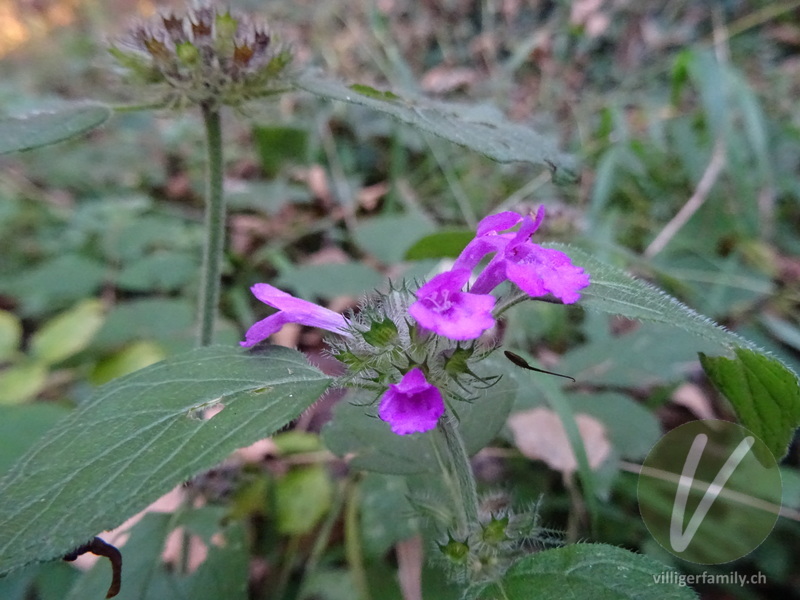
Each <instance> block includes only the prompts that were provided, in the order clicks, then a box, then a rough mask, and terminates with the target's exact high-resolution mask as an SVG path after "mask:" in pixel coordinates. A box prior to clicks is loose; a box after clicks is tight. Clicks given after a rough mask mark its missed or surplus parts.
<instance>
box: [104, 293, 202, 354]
mask: <svg viewBox="0 0 800 600" xmlns="http://www.w3.org/2000/svg"><path fill="white" fill-rule="evenodd" d="M193 319H194V316H193V310H192V305H191V304H190V303H189V302H186V301H185V300H180V299H172V298H142V299H139V300H131V301H129V302H124V303H121V304H118V305H117V306H115V307H114V308H113V309H112V310H111V312H110V313H109V315H108V317H107V318H106V322H105V324H104V325H103V327H102V329H100V331H99V332H98V333H97V336H96V337H95V339H94V344H95V345H96V346H98V347H101V348H115V347H118V346H122V345H124V344H127V343H130V342H134V341H138V340H148V339H150V340H156V341H159V342H167V341H174V340H176V339H182V338H186V337H187V336H190V335H191V333H192V332H191V331H190V330H191V327H192V324H193Z"/></svg>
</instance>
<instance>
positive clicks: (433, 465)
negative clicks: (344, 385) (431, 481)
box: [322, 359, 517, 475]
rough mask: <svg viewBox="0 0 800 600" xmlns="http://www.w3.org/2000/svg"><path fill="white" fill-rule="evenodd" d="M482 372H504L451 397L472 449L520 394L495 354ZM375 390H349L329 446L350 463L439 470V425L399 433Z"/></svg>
mask: <svg viewBox="0 0 800 600" xmlns="http://www.w3.org/2000/svg"><path fill="white" fill-rule="evenodd" d="M479 366H480V372H479V374H483V375H485V376H491V375H501V374H502V375H503V377H502V379H500V381H499V382H497V383H496V384H495V385H494V386H492V387H491V388H489V389H486V390H480V391H478V393H477V394H476V396H477V397H476V398H475V399H474V400H471V401H469V402H465V401H459V400H452V401H450V406H451V407H452V408H453V411H454V413H455V414H456V418H457V419H458V423H459V429H460V432H461V435H462V437H463V438H464V444H465V445H466V447H467V451H468V452H469V453H470V454H475V453H476V452H477V451H478V450H480V449H481V448H483V447H484V446H486V444H488V443H489V442H491V441H492V439H493V438H494V437H495V435H497V432H498V431H500V428H501V427H502V426H503V424H504V423H505V421H506V417H508V413H509V412H510V411H511V407H512V405H513V404H514V398H515V396H516V394H517V380H516V379H515V378H514V376H513V375H510V374H509V373H508V368H507V367H506V366H505V365H503V364H502V363H499V364H498V362H497V361H494V360H492V359H489V360H486V361H483V362H482V363H481V364H480V365H479ZM373 400H375V395H374V394H369V393H367V392H359V393H357V394H353V395H352V396H348V397H347V398H346V399H345V400H344V401H342V402H340V403H339V404H338V405H337V406H336V408H335V409H334V418H333V420H332V421H331V422H329V423H328V424H327V425H326V426H325V428H324V429H323V430H322V438H323V440H324V441H325V445H326V446H327V447H328V449H329V450H330V451H331V452H333V453H334V454H336V455H338V456H347V457H348V461H349V464H350V466H351V467H353V468H355V469H364V470H366V471H377V472H379V473H389V474H397V475H409V474H412V473H430V472H438V470H439V467H438V463H437V461H436V456H435V454H434V451H433V448H432V445H431V442H432V440H431V439H430V438H431V436H434V435H436V431H435V430H433V431H428V432H426V433H415V434H411V435H395V434H393V433H392V432H391V430H390V429H389V425H388V424H387V423H384V422H383V421H381V420H380V419H379V418H378V417H377V416H376V414H377V410H378V404H377V402H375V403H374V404H370V403H371V402H372V401H373Z"/></svg>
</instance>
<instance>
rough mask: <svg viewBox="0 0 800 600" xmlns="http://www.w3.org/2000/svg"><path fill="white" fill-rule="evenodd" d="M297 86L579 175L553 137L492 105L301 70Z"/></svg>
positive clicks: (567, 175)
mask: <svg viewBox="0 0 800 600" xmlns="http://www.w3.org/2000/svg"><path fill="white" fill-rule="evenodd" d="M294 83H295V85H297V87H299V88H300V89H303V90H306V91H307V92H311V93H312V94H315V95H317V96H321V97H323V98H328V99H331V100H341V101H344V102H350V103H352V104H358V105H361V106H366V107H367V108H371V109H373V110H377V111H380V112H383V113H387V114H390V115H392V116H393V117H395V118H396V119H399V120H400V121H403V122H404V123H407V124H409V125H413V126H414V127H416V128H418V129H421V130H423V131H427V132H429V133H432V134H434V135H437V136H439V137H442V138H444V139H446V140H449V141H451V142H454V143H456V144H458V145H460V146H465V147H467V148H470V149H471V150H474V151H476V152H480V153H481V154H484V155H486V156H488V157H489V158H491V159H493V160H496V161H498V162H515V161H522V162H528V163H533V164H540V165H544V166H548V167H549V168H550V169H551V170H552V171H553V173H554V177H558V178H561V179H565V180H575V179H577V177H576V175H575V173H576V168H577V165H576V164H575V161H574V160H573V159H572V158H571V157H569V156H568V155H566V154H564V153H562V152H560V151H559V150H558V147H557V145H556V141H555V138H554V137H550V136H545V135H542V134H540V133H537V132H536V131H534V130H533V129H531V128H529V127H526V126H525V125H523V124H521V123H514V122H512V121H509V120H508V119H506V118H505V116H503V114H502V113H501V112H500V111H499V110H498V109H497V108H495V107H493V106H490V105H486V104H483V105H468V104H456V103H451V102H442V101H439V100H431V99H428V98H422V97H415V98H408V97H401V96H399V95H397V94H395V93H393V92H390V91H379V90H375V89H373V88H370V87H368V86H363V85H359V84H355V85H351V86H347V85H345V84H343V83H340V82H338V81H332V80H329V79H324V78H322V77H320V76H318V75H316V74H314V73H311V72H305V73H301V74H300V76H299V77H298V78H297V79H296V80H295V81H294Z"/></svg>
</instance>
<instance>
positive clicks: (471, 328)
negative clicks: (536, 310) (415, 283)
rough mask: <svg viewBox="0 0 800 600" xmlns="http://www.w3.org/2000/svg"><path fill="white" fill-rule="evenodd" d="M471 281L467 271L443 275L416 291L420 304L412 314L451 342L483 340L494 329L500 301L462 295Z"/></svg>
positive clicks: (425, 326) (483, 295)
mask: <svg viewBox="0 0 800 600" xmlns="http://www.w3.org/2000/svg"><path fill="white" fill-rule="evenodd" d="M468 279H469V270H467V269H459V270H455V271H447V272H445V273H440V274H439V275H437V276H436V277H434V278H433V279H431V280H430V281H429V282H428V283H426V284H425V285H423V286H422V287H420V288H419V289H418V290H417V291H416V296H417V301H416V302H414V303H413V304H412V305H411V306H410V307H409V308H408V313H409V314H410V315H411V316H412V317H414V319H415V320H416V321H417V323H419V324H420V325H421V326H422V327H424V328H425V329H430V330H431V331H434V332H435V333H438V334H439V335H441V336H444V337H446V338H449V339H451V340H474V339H475V338H477V337H480V335H481V334H482V333H483V332H484V331H486V330H487V329H489V328H491V327H493V326H494V317H492V309H493V308H494V305H495V302H496V298H495V297H494V296H490V295H489V294H471V293H468V292H462V291H461V288H463V287H464V284H466V283H467V280H468Z"/></svg>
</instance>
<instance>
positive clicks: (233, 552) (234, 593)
mask: <svg viewBox="0 0 800 600" xmlns="http://www.w3.org/2000/svg"><path fill="white" fill-rule="evenodd" d="M223 533H224V536H225V541H224V544H222V545H221V546H220V545H217V544H213V543H212V544H210V545H209V549H208V557H207V558H206V560H205V561H204V562H203V564H201V565H200V567H199V568H198V570H197V571H196V572H195V573H193V574H192V575H191V577H190V578H189V581H188V582H187V583H188V585H187V588H188V589H187V593H186V598H187V599H191V600H219V599H220V598H225V600H247V598H248V593H247V582H248V570H249V566H250V556H249V553H248V539H247V538H248V535H247V534H248V532H247V531H246V530H245V527H244V525H243V524H242V523H241V522H234V523H231V525H229V526H228V527H226V528H225V529H224V530H223ZM161 597H162V598H163V597H164V596H161Z"/></svg>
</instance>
